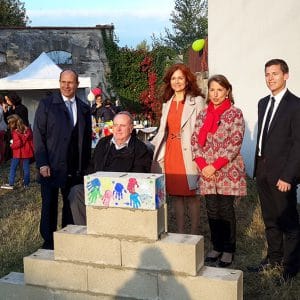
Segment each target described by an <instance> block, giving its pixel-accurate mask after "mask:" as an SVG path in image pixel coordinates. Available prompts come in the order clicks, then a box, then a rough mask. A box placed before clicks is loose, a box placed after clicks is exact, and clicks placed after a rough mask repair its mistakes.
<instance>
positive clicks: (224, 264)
mask: <svg viewBox="0 0 300 300" xmlns="http://www.w3.org/2000/svg"><path fill="white" fill-rule="evenodd" d="M233 259H234V255H233V254H232V257H231V261H223V260H222V259H220V260H219V263H218V267H219V268H227V267H229V266H230V265H231V264H232V262H233Z"/></svg>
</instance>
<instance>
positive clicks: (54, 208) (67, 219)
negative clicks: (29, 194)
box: [40, 179, 74, 248]
mask: <svg viewBox="0 0 300 300" xmlns="http://www.w3.org/2000/svg"><path fill="white" fill-rule="evenodd" d="M73 185H74V184H73V182H72V180H71V179H69V180H68V181H67V183H66V185H65V187H63V188H59V187H55V186H53V185H52V184H51V183H50V182H47V180H44V181H43V182H42V183H41V195H42V211H41V222H40V233H41V236H42V238H43V239H44V241H45V244H46V245H47V246H48V247H49V248H53V232H54V231H56V230H57V218H58V216H57V213H58V193H59V189H60V190H61V194H62V199H63V208H62V228H63V227H65V226H67V225H68V224H74V222H73V217H72V212H71V209H70V203H69V200H68V195H69V192H70V189H71V187H72V186H73Z"/></svg>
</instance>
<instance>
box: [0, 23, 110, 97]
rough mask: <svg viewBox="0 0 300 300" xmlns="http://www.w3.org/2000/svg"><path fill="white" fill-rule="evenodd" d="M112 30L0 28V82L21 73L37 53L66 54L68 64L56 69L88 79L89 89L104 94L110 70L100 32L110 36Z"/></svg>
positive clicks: (103, 28)
mask: <svg viewBox="0 0 300 300" xmlns="http://www.w3.org/2000/svg"><path fill="white" fill-rule="evenodd" d="M113 29H114V27H113V26H112V25H103V26H101V25H97V26H96V27H80V28H75V27H25V28H0V54H1V57H2V59H1V60H0V78H3V77H6V76H8V75H12V74H15V73H17V72H18V71H20V70H22V69H24V68H25V67H26V66H27V65H29V64H30V63H31V62H32V61H34V60H35V59H36V58H37V57H38V56H39V55H40V54H41V52H46V53H47V52H50V51H66V52H69V53H71V55H72V64H71V65H60V67H62V68H64V67H66V68H70V67H71V68H73V69H74V70H76V71H77V72H78V73H79V75H80V76H83V77H84V76H86V77H91V82H92V87H94V86H97V85H98V84H100V86H101V87H102V88H103V90H104V92H106V90H107V87H108V83H107V79H106V78H107V74H108V73H109V71H110V70H109V65H108V61H107V57H106V54H105V49H104V45H103V39H102V32H103V31H104V32H105V33H106V34H109V35H113ZM3 57H5V59H6V62H3ZM1 61H2V62H1Z"/></svg>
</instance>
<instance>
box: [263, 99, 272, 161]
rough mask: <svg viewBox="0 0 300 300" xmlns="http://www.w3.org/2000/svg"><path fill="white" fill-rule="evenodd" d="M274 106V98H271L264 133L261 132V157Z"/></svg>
mask: <svg viewBox="0 0 300 300" xmlns="http://www.w3.org/2000/svg"><path fill="white" fill-rule="evenodd" d="M274 104H275V98H274V97H272V98H271V105H270V107H269V110H268V113H267V117H266V122H265V126H264V131H263V135H262V141H261V154H262V155H263V153H264V148H265V144H266V139H267V135H268V130H269V126H270V120H271V116H272V113H273V110H274Z"/></svg>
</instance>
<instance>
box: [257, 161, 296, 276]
mask: <svg viewBox="0 0 300 300" xmlns="http://www.w3.org/2000/svg"><path fill="white" fill-rule="evenodd" d="M256 183H257V190H258V194H259V199H260V203H261V209H262V216H263V220H264V223H265V232H266V239H267V243H268V258H269V260H270V262H271V263H281V262H283V264H284V266H285V268H286V269H287V270H289V271H291V272H296V271H297V270H298V268H299V256H300V245H299V243H300V229H299V215H298V211H297V193H296V190H297V186H296V185H295V184H294V185H292V188H291V190H290V191H288V192H281V191H279V190H278V189H277V187H276V184H275V183H271V182H269V180H268V178H267V170H266V167H265V163H264V160H263V159H260V160H258V163H257V171H256Z"/></svg>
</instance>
